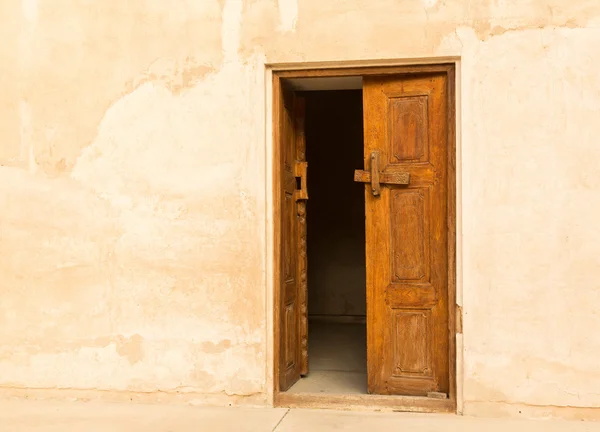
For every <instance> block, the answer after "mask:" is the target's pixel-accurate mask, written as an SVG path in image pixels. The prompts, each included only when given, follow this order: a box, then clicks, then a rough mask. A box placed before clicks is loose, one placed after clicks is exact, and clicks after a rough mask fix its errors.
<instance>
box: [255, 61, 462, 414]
mask: <svg viewBox="0 0 600 432" xmlns="http://www.w3.org/2000/svg"><path fill="white" fill-rule="evenodd" d="M269 72H271V73H270V74H267V76H269V75H271V74H272V82H271V85H272V87H271V90H272V92H271V93H272V94H271V103H272V113H271V119H272V122H270V123H269V122H268V125H269V126H270V128H271V131H269V130H267V131H266V132H267V134H269V133H271V134H272V147H271V150H272V155H271V158H272V159H271V162H272V167H271V170H272V171H271V176H270V177H271V178H270V180H271V183H272V189H271V193H272V194H271V200H272V207H271V208H270V210H271V212H270V217H271V218H272V224H271V226H270V227H269V229H270V230H271V235H272V237H271V238H272V240H273V241H272V247H273V249H272V253H273V261H272V267H271V275H272V279H271V282H272V284H273V285H272V286H273V291H272V304H271V307H272V309H271V310H272V312H273V315H272V320H273V321H272V328H271V329H269V330H272V331H271V334H272V337H273V340H272V350H271V361H269V362H268V364H269V365H270V366H272V369H271V370H270V371H267V376H270V377H272V390H271V389H269V393H270V392H271V391H272V395H273V405H274V406H283V407H293V408H296V407H300V408H302V407H303V408H309V407H310V408H340V407H344V408H346V409H347V408H357V409H364V408H373V409H392V410H399V411H416V412H456V411H457V400H458V395H457V349H456V342H457V341H456V339H457V334H462V325H461V324H462V319H461V316H460V315H461V312H460V307H459V306H457V301H456V300H457V296H456V294H457V293H456V280H457V271H456V245H457V237H456V223H457V221H456V210H457V209H456V156H457V152H456V149H457V146H456V62H454V61H450V62H443V63H438V64H422V65H399V66H359V67H330V68H326V67H313V68H306V69H302V68H297V69H294V68H285V67H284V68H282V69H281V70H275V68H273V69H270V70H269ZM427 73H445V74H446V75H447V86H448V88H447V91H448V93H447V94H448V118H447V123H448V140H447V142H448V146H449V148H448V153H447V154H448V207H447V219H448V230H447V236H448V309H449V310H448V326H449V330H450V331H449V369H450V370H449V377H450V393H449V395H448V396H449V397H448V399H434V398H427V397H412V396H385V395H369V394H364V395H356V394H352V395H334V394H323V393H314V394H312V393H302V394H291V393H288V392H280V391H279V380H278V376H279V361H278V359H279V355H280V346H279V336H280V328H279V327H280V319H279V318H280V313H281V311H280V294H281V289H282V286H281V283H280V263H281V254H280V245H281V234H280V226H281V225H280V224H281V212H280V209H281V197H280V191H281V180H280V177H281V166H280V160H281V159H280V154H281V153H280V152H281V148H280V136H279V125H278V122H277V120H276V119H278V118H280V117H279V115H280V110H282V109H283V107H281V106H280V103H279V100H280V97H281V92H282V85H283V81H284V80H287V79H293V78H317V77H318V78H334V77H348V76H368V75H421V74H427ZM357 168H360V167H357ZM309 271H310V270H309ZM267 311H268V309H267ZM269 339H270V337H269ZM460 375H462V374H460Z"/></svg>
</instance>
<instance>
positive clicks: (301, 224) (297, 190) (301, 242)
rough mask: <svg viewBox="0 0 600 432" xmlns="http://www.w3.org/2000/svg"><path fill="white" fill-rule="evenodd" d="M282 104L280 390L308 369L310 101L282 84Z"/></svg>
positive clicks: (290, 384)
mask: <svg viewBox="0 0 600 432" xmlns="http://www.w3.org/2000/svg"><path fill="white" fill-rule="evenodd" d="M280 94H281V98H280V100H279V103H280V104H282V109H280V110H279V113H280V118H279V139H280V149H281V154H280V157H281V160H280V161H279V163H280V165H279V166H280V167H281V168H280V173H281V183H280V184H281V196H280V203H281V224H280V230H281V231H280V238H281V244H280V257H281V260H280V271H279V274H280V278H281V280H280V284H281V294H280V299H279V302H280V303H279V329H280V330H279V367H278V370H279V390H280V391H285V390H287V389H288V388H290V387H291V386H292V385H293V384H294V383H295V382H296V381H297V380H298V379H299V378H300V375H304V374H307V373H308V351H307V344H308V310H307V273H306V272H307V258H306V200H307V199H308V194H307V188H306V172H307V164H306V143H305V135H304V112H305V101H304V99H303V98H301V97H299V96H297V95H296V94H294V93H293V92H292V91H285V90H284V89H282V91H281V93H280Z"/></svg>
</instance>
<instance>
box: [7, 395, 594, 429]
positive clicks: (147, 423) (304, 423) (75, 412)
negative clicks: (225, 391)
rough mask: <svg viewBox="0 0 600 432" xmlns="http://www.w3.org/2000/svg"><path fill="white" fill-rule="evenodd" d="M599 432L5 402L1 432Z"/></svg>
mask: <svg viewBox="0 0 600 432" xmlns="http://www.w3.org/2000/svg"><path fill="white" fill-rule="evenodd" d="M332 430H343V431H346V432H365V431H369V432H375V431H386V432H387V431H403V432H440V431H444V432H481V431H486V432H501V431H502V432H519V431H522V432H584V431H585V432H592V431H595V432H599V431H600V422H599V423H593V422H567V421H558V420H538V421H533V420H530V421H528V420H510V419H502V420H499V419H477V418H469V417H459V416H455V415H437V414H407V413H374V412H355V411H354V412H349V411H324V410H297V409H292V410H288V409H285V408H207V407H192V406H169V405H142V404H131V405H128V404H108V403H95V402H94V403H93V402H41V401H0V431H1V432H34V431H35V432H59V431H60V432H65V431H69V432H71V431H85V432H138V431H139V432H142V431H143V432H192V431H193V432H201V431H210V432H219V431H232V432H244V431H252V432H263V431H264V432H273V431H276V432H300V431H302V432H304V431H311V432H312V431H332Z"/></svg>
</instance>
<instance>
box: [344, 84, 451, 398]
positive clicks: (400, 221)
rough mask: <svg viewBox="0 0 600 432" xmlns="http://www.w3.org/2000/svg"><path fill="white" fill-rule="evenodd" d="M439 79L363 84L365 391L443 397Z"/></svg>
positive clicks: (445, 336)
mask: <svg viewBox="0 0 600 432" xmlns="http://www.w3.org/2000/svg"><path fill="white" fill-rule="evenodd" d="M447 99H448V95H447V76H446V75H445V74H428V75H399V76H395V77H389V76H387V77H377V76H374V77H364V80H363V104H364V137H365V171H356V173H355V180H356V181H362V182H365V183H368V184H367V188H366V196H365V200H366V265H367V347H368V352H367V369H368V391H369V393H376V394H389V395H413V396H427V395H429V396H435V397H446V396H447V395H448V393H449V387H450V383H449V330H448V323H449V312H448V236H447V229H448V216H447V215H448V213H447V206H448V182H447V172H448V168H447V167H448V115H447V113H448V100H447Z"/></svg>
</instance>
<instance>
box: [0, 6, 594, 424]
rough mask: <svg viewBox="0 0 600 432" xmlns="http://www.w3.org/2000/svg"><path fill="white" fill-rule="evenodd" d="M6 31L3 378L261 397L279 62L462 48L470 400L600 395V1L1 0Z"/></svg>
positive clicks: (7, 387) (571, 401)
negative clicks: (269, 89)
mask: <svg viewBox="0 0 600 432" xmlns="http://www.w3.org/2000/svg"><path fill="white" fill-rule="evenodd" d="M0 37H1V40H2V43H1V44H0V61H1V64H2V68H1V69H0V98H1V99H0V258H1V259H0V288H1V301H0V386H1V387H2V388H3V389H4V392H5V393H9V394H10V393H11V392H12V393H14V394H17V393H18V394H21V393H19V390H18V389H23V388H33V389H56V388H61V389H87V390H92V389H99V390H107V391H112V392H116V391H131V392H147V393H149V396H148V398H150V399H159V398H160V397H162V395H164V394H166V393H169V392H174V391H176V390H178V391H179V392H187V393H189V394H190V395H193V397H195V398H200V399H201V398H203V397H209V396H208V395H211V396H214V397H217V396H219V397H222V401H236V402H238V401H241V402H243V400H244V398H248V397H249V399H248V400H250V401H253V402H258V403H261V402H262V401H268V400H267V399H266V392H267V389H268V388H269V386H270V380H271V377H270V376H269V374H268V373H267V371H268V368H267V364H268V355H267V353H268V337H267V334H268V332H267V327H266V326H267V322H268V321H267V318H268V317H269V316H270V315H269V314H270V312H269V313H267V309H268V308H267V292H268V291H267V288H266V287H267V280H268V279H267V275H268V273H267V270H268V269H269V268H270V267H269V262H268V261H267V259H266V257H267V253H266V248H267V246H268V244H267V238H266V236H265V232H266V230H265V224H266V222H267V221H266V219H265V217H266V212H265V206H266V196H268V195H267V194H266V188H265V185H266V174H265V172H266V165H265V161H266V160H268V159H267V154H266V150H265V149H266V146H265V142H266V137H267V135H266V134H265V121H266V118H265V112H266V110H265V104H266V102H265V92H266V86H267V84H266V82H265V68H264V65H265V63H287V62H315V61H353V62H354V61H359V60H379V59H405V60H411V61H415V60H417V59H419V58H433V57H441V56H457V57H460V75H459V97H460V105H459V130H460V141H459V146H460V149H461V154H460V155H459V160H460V161H461V163H460V167H459V172H460V173H461V179H460V185H461V186H460V189H459V198H460V207H459V214H460V215H461V217H462V220H461V222H462V235H461V238H460V239H459V242H460V244H461V245H462V247H461V249H460V250H459V252H461V255H460V257H459V260H460V263H459V264H460V268H461V273H460V274H459V282H460V284H461V287H462V300H460V299H459V300H460V301H462V303H463V304H464V312H465V316H464V341H462V342H463V346H464V351H462V353H461V355H463V356H464V368H463V369H462V371H463V372H464V377H463V376H462V373H461V374H459V376H460V377H462V378H461V382H464V384H463V386H462V388H463V398H464V410H465V412H467V413H476V414H477V413H478V414H481V413H490V412H491V413H494V412H497V411H498V410H502V409H506V410H508V411H510V412H511V413H515V412H516V410H517V408H515V407H519V409H520V407H525V408H527V409H531V407H532V406H543V407H546V408H540V410H538V411H536V412H535V414H536V415H544V414H545V413H550V412H559V411H560V410H559V409H558V408H552V407H570V408H565V410H567V409H568V410H571V411H569V412H571V413H574V414H573V415H574V416H590V415H596V414H592V411H589V410H588V411H581V410H580V411H577V408H578V407H600V392H599V390H598V389H599V388H600V362H599V361H598V358H599V357H600V318H599V316H598V315H597V310H598V304H600V285H599V283H598V279H599V276H600V228H599V227H600V225H599V224H598V219H599V217H600V170H599V169H598V166H599V164H600V146H599V145H598V143H597V140H598V136H599V135H600V134H599V132H600V125H599V123H598V112H600V74H599V73H598V70H600V50H599V49H598V47H599V46H600V5H599V4H598V2H597V1H596V0H580V1H572V0H535V1H533V0H479V1H468V2H467V1H464V0H445V1H444V0H405V1H397V0H388V1H384V0H368V1H363V0H349V1H345V2H335V1H322V0H279V1H276V0H248V1H244V2H243V3H242V2H241V1H240V0H214V1H212V0H202V1H199V0H198V1H192V0H172V1H163V0H148V1H145V2H122V1H116V0H106V1H89V0H22V1H18V0H3V1H2V2H0ZM269 310H270V306H269ZM462 380H464V381H462ZM157 390H161V392H159V393H157V392H156V391H157ZM64 392H65V393H64V394H67V393H68V392H67V390H64ZM59 393H60V392H59V391H52V390H47V392H44V391H41V390H40V393H39V394H40V395H42V396H41V397H45V396H44V395H46V396H48V395H55V394H59ZM105 393H106V392H105ZM115 394H116V393H115ZM236 396H237V399H236ZM525 408H523V409H525ZM556 410H559V411H556ZM573 410H575V411H573ZM560 412H566V411H560ZM560 412H559V414H560Z"/></svg>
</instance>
